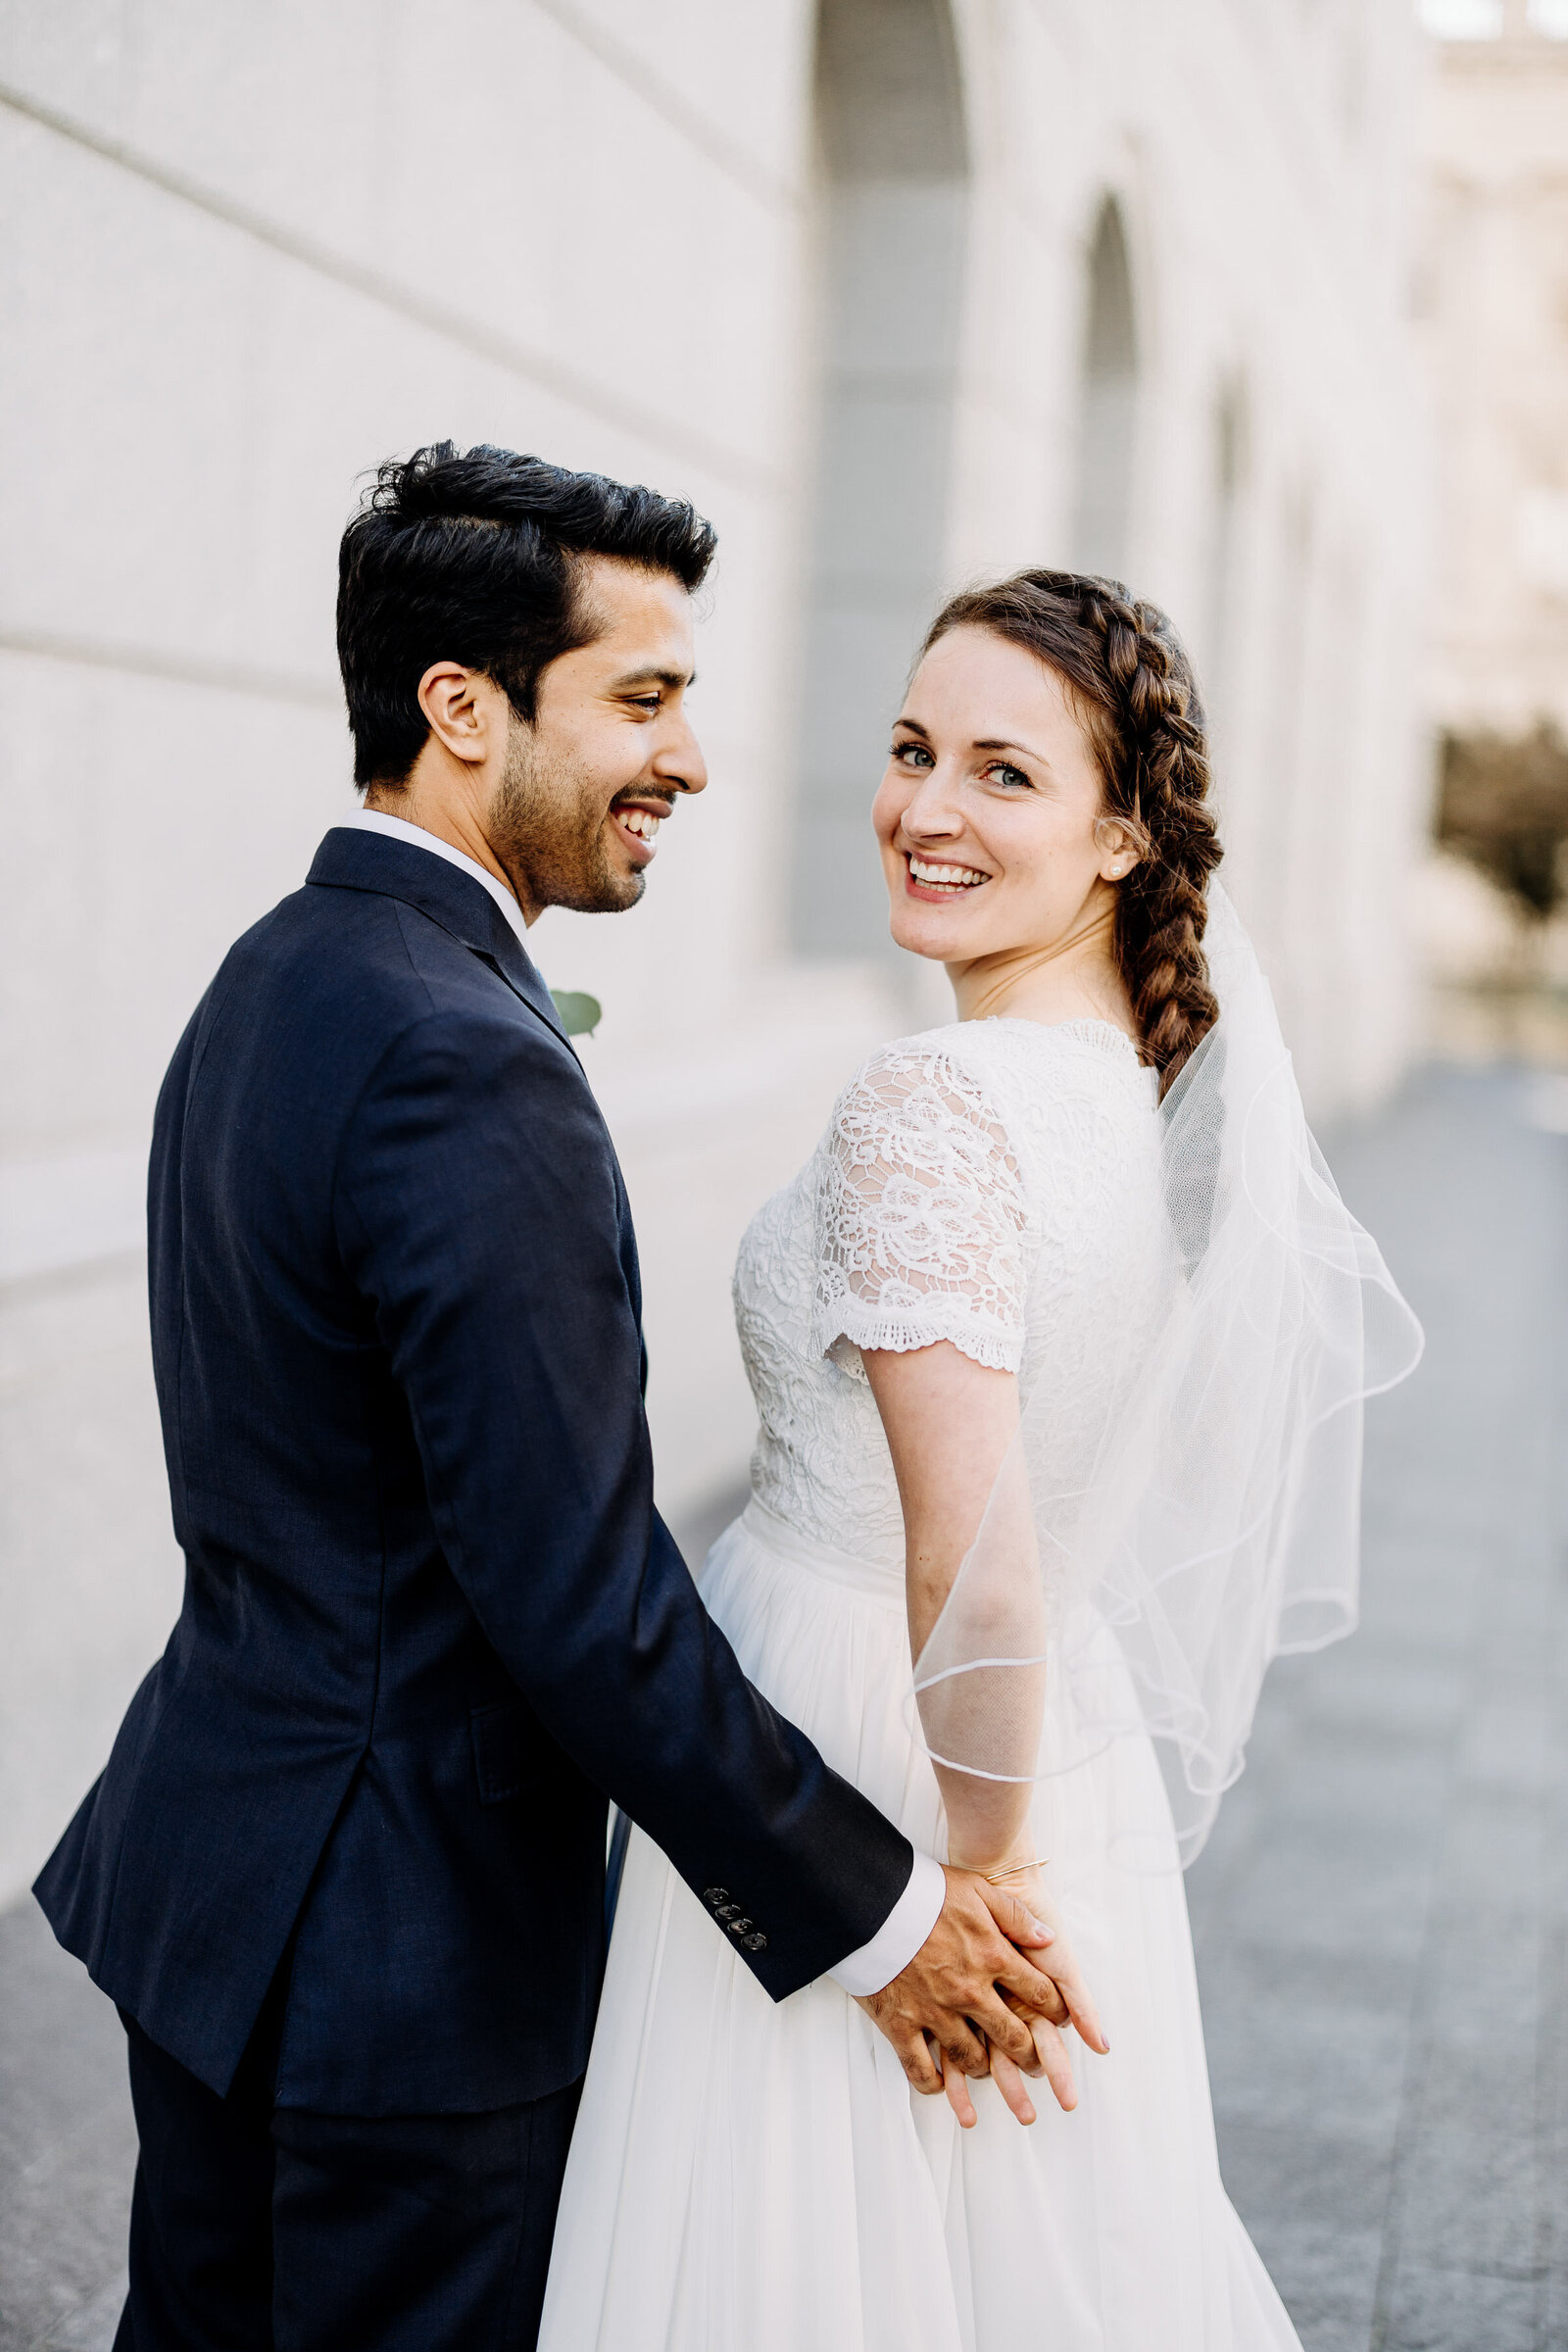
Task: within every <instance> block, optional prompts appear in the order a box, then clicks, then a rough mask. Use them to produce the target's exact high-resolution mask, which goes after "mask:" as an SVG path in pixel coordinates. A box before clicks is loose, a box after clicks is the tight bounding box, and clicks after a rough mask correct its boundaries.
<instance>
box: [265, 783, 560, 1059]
mask: <svg viewBox="0 0 1568 2352" xmlns="http://www.w3.org/2000/svg"><path fill="white" fill-rule="evenodd" d="M306 881H307V882H308V883H313V882H314V883H318V884H321V885H324V886H325V887H326V888H327V889H331V890H367V891H375V892H378V893H380V894H381V895H382V896H384V897H386V898H390V899H401V900H402V901H403V903H404V905H405V906H407V907H417V908H418V910H419V912H420V913H421V914H427V915H428V916H429V917H430V919H431V921H432V922H436V923H439V924H440V926H441V928H442V930H443V931H446V932H449V933H450V934H451V936H452V937H453V938H454V939H456V940H459V941H461V942H462V944H463V946H464V947H466V948H467V949H468V950H469V952H470V953H471V954H472V955H475V956H480V957H482V959H483V960H484V961H485V962H486V963H487V964H489V965H490V967H491V969H492V970H493V971H494V972H496V973H497V974H498V975H499V977H500V978H501V979H503V980H504V981H505V982H506V984H507V986H508V987H509V988H510V989H511V990H512V992H513V994H514V996H516V997H520V998H521V1000H522V1002H523V1003H524V1005H527V1007H528V1009H529V1011H530V1012H532V1013H535V1014H537V1016H538V1018H539V1019H540V1020H541V1021H543V1023H544V1025H545V1027H546V1028H547V1029H548V1030H549V1031H550V1032H551V1034H552V1035H553V1036H555V1037H559V1038H560V1040H561V1042H562V1044H563V1045H564V1047H565V1048H566V1051H567V1053H568V1054H569V1053H571V1052H572V1047H571V1041H570V1039H569V1038H568V1037H567V1035H566V1032H565V1031H564V1028H563V1027H562V1025H561V1015H560V1014H559V1013H558V1012H557V1010H556V1007H555V1004H554V1001H553V999H552V997H551V994H550V991H549V989H548V988H546V986H545V984H544V981H543V980H542V979H541V978H540V976H539V972H538V970H537V968H536V966H535V964H534V962H533V959H532V957H531V956H529V955H528V953H527V951H526V950H525V949H524V947H523V945H522V943H521V941H520V940H519V939H518V937H517V934H516V933H515V931H514V929H513V928H512V925H511V924H510V923H509V922H508V920H507V918H506V916H505V915H504V914H503V913H502V911H501V909H500V907H498V906H497V905H496V903H495V901H494V899H493V898H492V897H491V896H490V893H489V892H488V891H487V890H486V889H485V887H484V884H483V883H482V882H479V881H477V880H476V879H475V878H474V876H473V875H472V874H466V873H465V872H464V871H463V868H462V867H461V866H457V865H453V864H451V863H450V862H449V861H448V860H447V859H446V858H439V857H437V856H436V855H435V854H434V853H433V852H432V851H430V850H426V849H422V848H421V847H420V846H419V844H418V843H417V842H414V841H394V840H393V839H392V838H391V836H390V835H389V834H385V833H362V832H360V831H358V830H356V829H355V828H353V827H350V826H341V825H340V826H334V827H333V829H332V831H331V832H330V833H328V834H327V836H326V838H325V840H324V841H323V842H322V844H321V846H320V848H319V850H318V851H317V853H316V857H315V859H314V861H313V863H312V866H311V870H310V872H309V874H308V875H307V876H306ZM573 1058H574V1059H575V1055H574V1054H573Z"/></svg>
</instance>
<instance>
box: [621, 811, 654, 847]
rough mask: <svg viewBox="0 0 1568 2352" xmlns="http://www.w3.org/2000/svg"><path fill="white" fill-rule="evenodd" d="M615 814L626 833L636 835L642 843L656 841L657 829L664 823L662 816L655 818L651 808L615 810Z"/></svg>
mask: <svg viewBox="0 0 1568 2352" xmlns="http://www.w3.org/2000/svg"><path fill="white" fill-rule="evenodd" d="M615 814H616V816H617V817H618V818H619V819H620V822H621V823H622V824H623V825H624V826H625V828H626V830H627V832H628V833H635V834H637V835H638V837H639V838H640V839H641V840H643V841H654V840H656V839H657V838H658V834H659V828H660V826H661V825H662V823H663V821H664V820H663V818H662V816H656V815H655V814H654V812H653V810H652V809H616V810H615Z"/></svg>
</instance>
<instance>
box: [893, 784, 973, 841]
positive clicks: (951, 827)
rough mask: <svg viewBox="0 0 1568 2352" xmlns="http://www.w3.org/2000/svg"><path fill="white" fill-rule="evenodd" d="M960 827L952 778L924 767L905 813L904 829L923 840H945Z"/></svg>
mask: <svg viewBox="0 0 1568 2352" xmlns="http://www.w3.org/2000/svg"><path fill="white" fill-rule="evenodd" d="M962 827H963V817H962V814H961V812H960V810H959V809H958V806H957V802H956V795H955V793H954V790H953V783H952V779H951V778H950V777H948V776H946V775H944V773H943V771H942V769H941V768H940V767H930V768H927V769H926V771H925V773H924V775H923V776H922V777H921V779H920V781H919V783H918V785H917V786H916V787H915V790H914V791H913V793H912V794H911V795H910V797H909V802H908V805H907V808H906V809H905V811H904V830H905V831H906V833H910V834H916V835H918V836H919V838H920V839H921V840H922V841H935V840H937V839H938V838H940V839H942V840H944V841H948V840H951V839H952V837H953V835H954V834H955V833H957V832H960V831H961V830H962Z"/></svg>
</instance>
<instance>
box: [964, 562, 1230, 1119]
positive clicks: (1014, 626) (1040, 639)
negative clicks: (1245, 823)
mask: <svg viewBox="0 0 1568 2352" xmlns="http://www.w3.org/2000/svg"><path fill="white" fill-rule="evenodd" d="M963 628H974V629H989V630H990V631H991V633H992V634H993V636H996V637H1003V638H1005V639H1006V641H1007V642H1008V644H1010V645H1017V646H1021V647H1022V648H1023V650H1024V651H1025V652H1026V653H1031V654H1034V655H1036V656H1037V657H1038V658H1039V660H1040V661H1042V662H1049V664H1050V665H1051V667H1052V668H1053V669H1054V670H1056V671H1057V672H1058V673H1059V675H1060V676H1061V677H1062V678H1063V679H1064V680H1065V681H1066V684H1067V687H1068V689H1069V691H1070V694H1071V697H1072V700H1073V703H1074V705H1075V706H1076V708H1077V711H1078V713H1079V716H1080V717H1081V719H1082V721H1083V724H1084V730H1085V733H1086V734H1087V735H1088V737H1089V740H1090V743H1091V744H1092V746H1093V748H1094V752H1095V756H1096V759H1097V760H1098V761H1099V764H1100V771H1101V776H1102V779H1103V789H1104V809H1103V814H1104V815H1106V816H1108V817H1113V818H1115V820H1116V821H1117V822H1118V823H1119V824H1120V825H1121V826H1122V827H1123V829H1124V830H1125V832H1126V833H1127V835H1128V837H1129V839H1130V842H1131V845H1132V847H1133V848H1134V850H1135V851H1136V852H1137V853H1138V858H1139V862H1138V863H1137V864H1136V865H1135V866H1134V867H1133V869H1132V872H1131V873H1130V874H1129V875H1128V877H1127V879H1126V880H1125V881H1124V882H1122V883H1120V884H1118V885H1117V891H1116V929H1115V952H1116V961H1117V964H1118V966H1119V967H1120V971H1121V976H1122V979H1123V981H1124V982H1125V984H1126V988H1127V993H1128V995H1129V997H1130V998H1131V999H1132V1005H1133V1012H1134V1016H1135V1017H1136V1019H1137V1022H1138V1037H1139V1045H1140V1049H1141V1051H1142V1054H1143V1057H1144V1059H1145V1061H1146V1062H1150V1063H1152V1065H1153V1067H1154V1068H1155V1069H1157V1070H1158V1072H1159V1083H1160V1093H1161V1095H1163V1094H1164V1093H1165V1092H1166V1091H1167V1089H1168V1088H1169V1086H1170V1084H1171V1082H1172V1080H1173V1079H1174V1078H1175V1076H1176V1073H1177V1072H1178V1070H1180V1068H1181V1067H1182V1064H1183V1063H1184V1062H1185V1061H1186V1060H1187V1059H1188V1057H1189V1055H1190V1054H1192V1053H1193V1052H1194V1051H1195V1049H1196V1048H1197V1047H1198V1046H1199V1045H1200V1044H1201V1041H1202V1039H1203V1038H1204V1037H1205V1036H1206V1035H1207V1034H1208V1032H1209V1030H1210V1029H1212V1027H1213V1026H1214V1023H1215V1021H1216V1020H1217V1019H1218V1017H1219V1005H1218V1004H1217V1003H1216V1001H1215V998H1214V992H1213V990H1212V989H1211V988H1210V986H1209V984H1208V966H1207V964H1206V962H1205V961H1204V958H1203V929H1204V925H1205V924H1206V922H1207V920H1208V903H1207V901H1206V899H1205V898H1204V895H1203V893H1204V889H1205V886H1206V884H1207V881H1208V877H1209V875H1210V874H1211V873H1212V872H1213V870H1214V868H1215V866H1216V865H1217V864H1218V863H1219V860H1220V856H1221V851H1220V846H1219V841H1218V839H1217V837H1216V834H1215V829H1214V817H1213V813H1212V811H1211V810H1210V809H1209V808H1208V806H1207V796H1208V751H1207V746H1206V743H1205V739H1204V732H1203V710H1202V705H1201V701H1200V700H1199V693H1198V681H1197V679H1196V678H1195V677H1194V675H1193V665H1192V663H1191V662H1189V660H1188V658H1187V655H1186V653H1185V652H1184V650H1183V648H1182V646H1181V643H1180V641H1179V640H1178V638H1177V636H1176V633H1175V631H1174V629H1172V627H1171V625H1170V622H1169V621H1168V620H1167V619H1166V617H1165V615H1164V613H1161V612H1160V611H1159V609H1158V607H1157V606H1155V605H1146V604H1140V603H1137V602H1135V601H1134V600H1133V599H1132V598H1130V597H1129V596H1128V594H1127V591H1126V589H1125V588H1123V587H1122V585H1121V583H1120V582H1119V581H1118V580H1101V579H1093V578H1089V577H1087V576H1085V575H1082V574H1080V573H1078V572H1071V571H1020V572H1017V573H1015V574H1014V576H1013V577H1012V578H1011V579H1010V580H1000V581H998V582H997V583H996V585H995V586H994V587H989V588H969V589H965V590H964V591H962V593H961V594H959V595H957V596H955V597H953V598H951V599H950V601H949V602H948V603H947V604H946V605H944V606H943V608H942V611H941V612H940V613H938V614H937V617H936V619H935V620H934V621H933V622H932V624H931V629H930V633H929V635H928V636H927V638H926V641H925V645H924V646H923V647H922V648H921V651H922V653H924V652H928V651H929V650H930V648H931V647H932V646H933V645H935V643H936V641H937V639H938V638H939V637H945V636H946V635H947V634H948V632H949V630H950V629H963Z"/></svg>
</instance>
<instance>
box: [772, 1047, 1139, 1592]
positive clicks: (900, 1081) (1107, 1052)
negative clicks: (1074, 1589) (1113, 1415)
mask: <svg viewBox="0 0 1568 2352" xmlns="http://www.w3.org/2000/svg"><path fill="white" fill-rule="evenodd" d="M1158 1197H1159V1196H1158V1128H1157V1122H1156V1120H1155V1117H1154V1081H1153V1077H1152V1073H1151V1072H1150V1071H1147V1070H1145V1069H1144V1068H1143V1067H1142V1066H1141V1065H1140V1063H1139V1061H1138V1057H1137V1055H1136V1054H1135V1053H1134V1051H1133V1048H1132V1046H1131V1045H1130V1044H1129V1042H1128V1041H1127V1039H1126V1038H1125V1037H1123V1036H1122V1035H1121V1033H1120V1032H1119V1031H1117V1030H1115V1029H1113V1028H1111V1027H1109V1026H1108V1025H1107V1024H1106V1023H1104V1022H1099V1021H1073V1022H1067V1023H1064V1024H1062V1025H1061V1026H1059V1027H1056V1028H1044V1027H1042V1026H1041V1025H1040V1024H1039V1023H1037V1022H1032V1021H1017V1020H991V1021H974V1022H968V1023H963V1024H955V1025H954V1026H952V1027H949V1028H945V1029H938V1030H932V1031H929V1032H928V1033H926V1034H925V1035H924V1036H921V1037H915V1038H906V1039H903V1040H901V1041H900V1042H899V1043H898V1044H897V1045H893V1046H887V1047H884V1048H882V1050H881V1051H880V1052H879V1053H878V1054H873V1055H872V1057H871V1059H870V1060H869V1061H868V1062H867V1063H866V1064H865V1066H864V1068H863V1069H862V1070H861V1071H860V1072H859V1074H858V1077H857V1078H856V1079H855V1080H854V1082H853V1083H852V1084H851V1085H850V1086H849V1087H848V1088H846V1090H845V1092H844V1094H843V1095H842V1096H841V1097H840V1098H839V1102H838V1103H837V1105H836V1106H835V1109H834V1114H833V1118H832V1121H831V1122H830V1124H829V1127H828V1130H827V1133H826V1134H825V1135H824V1136H823V1138H822V1141H821V1143H820V1144H819V1145H818V1147H817V1149H816V1151H815V1152H813V1154H812V1156H811V1158H810V1159H809V1161H808V1162H807V1164H806V1166H805V1167H804V1168H803V1169H802V1170H801V1172H800V1174H799V1175H798V1176H797V1177H796V1178H795V1180H794V1182H793V1183H792V1184H789V1185H787V1186H785V1188H784V1190H783V1191H782V1192H779V1193H776V1194H775V1195H774V1196H773V1198H772V1199H771V1200H770V1201H767V1202H766V1203H765V1204H764V1205H763V1207H762V1208H761V1209H760V1211H759V1213H758V1215H757V1216H756V1217H755V1218H754V1220H753V1222H752V1224H751V1226H750V1228H749V1230H748V1232H747V1234H746V1237H745V1239H744V1241H743V1242H742V1244H741V1250H740V1256H739V1260H738V1263H737V1266H736V1272H735V1313H736V1322H737V1326H738V1328H739V1332H740V1340H741V1350H742V1353H743V1355H744V1357H745V1361H746V1370H747V1376H748V1378H749V1379H750V1381H751V1385H752V1392H753V1395H754V1396H755V1397H756V1399H757V1408H758V1415H759V1419H760V1434H759V1438H758V1444H757V1449H756V1452H755V1453H754V1455H753V1458H752V1486H753V1492H754V1493H755V1494H756V1495H757V1497H758V1499H759V1500H760V1502H761V1503H762V1504H763V1505H764V1506H765V1507H766V1508H767V1509H768V1510H770V1511H772V1512H773V1513H774V1514H775V1515H776V1516H777V1517H779V1518H781V1519H783V1520H785V1521H786V1522H787V1523H788V1524H789V1525H791V1526H792V1527H794V1528H795V1529H797V1530H798V1531H799V1532H800V1533H801V1534H803V1535H805V1536H808V1537H809V1538H810V1539H811V1540H812V1541H814V1542H816V1543H819V1544H826V1545H828V1546H830V1547H831V1548H834V1549H836V1550H840V1551H847V1552H852V1553H854V1554H855V1555H856V1556H857V1557H858V1558H860V1559H864V1560H874V1561H877V1562H881V1563H884V1564H885V1565H887V1566H888V1568H889V1569H890V1570H892V1571H900V1572H901V1571H902V1566H903V1558H904V1522H903V1515H902V1513H901V1511H900V1507H899V1496H898V1488H897V1484H896V1482H895V1479H894V1475H893V1464H892V1461H891V1458H890V1456H889V1454H888V1449H887V1442H886V1439H885V1438H884V1436H883V1434H882V1424H881V1420H880V1418H879V1416H878V1414H877V1409H876V1404H875V1400H874V1399H873V1397H872V1396H871V1393H870V1390H869V1388H868V1387H867V1386H866V1382H865V1374H864V1370H863V1368H862V1365H861V1362H860V1352H859V1351H860V1348H862V1347H876V1348H897V1349H901V1350H903V1349H908V1348H925V1347H929V1346H930V1345H931V1344H932V1343H933V1342H934V1341H937V1340H950V1341H952V1342H953V1344H954V1345H955V1346H956V1347H958V1348H962V1349H963V1351H964V1353H965V1354H967V1355H970V1356H972V1357H974V1358H975V1360H976V1361H977V1362H980V1363H984V1364H989V1365H993V1366H996V1367H999V1368H1001V1369H1005V1370H1009V1371H1016V1372H1017V1373H1018V1374H1019V1379H1020V1385H1021V1387H1022V1389H1023V1392H1024V1394H1025V1396H1026V1397H1028V1396H1032V1395H1033V1394H1034V1393H1035V1391H1036V1389H1037V1388H1038V1387H1039V1386H1040V1384H1042V1383H1044V1384H1045V1386H1046V1388H1047V1390H1048V1392H1049V1393H1050V1394H1051V1397H1052V1399H1053V1402H1052V1407H1051V1409H1052V1412H1053V1416H1054V1420H1055V1421H1056V1423H1057V1425H1058V1427H1059V1432H1060V1450H1061V1454H1062V1459H1063V1461H1064V1462H1066V1461H1067V1460H1068V1459H1069V1458H1070V1456H1071V1454H1072V1452H1073V1449H1074V1436H1075V1432H1077V1431H1078V1430H1079V1429H1082V1430H1083V1431H1084V1432H1086V1433H1087V1432H1088V1431H1089V1430H1090V1429H1092V1428H1095V1427H1098V1426H1099V1424H1100V1421H1101V1419H1102V1418H1103V1401H1104V1383H1105V1381H1106V1380H1107V1379H1109V1378H1112V1377H1117V1378H1119V1377H1121V1376H1122V1371H1121V1368H1122V1367H1124V1366H1125V1363H1126V1360H1127V1354H1128V1350H1129V1348H1134V1347H1136V1345H1137V1341H1138V1334H1139V1332H1140V1331H1141V1330H1142V1329H1143V1328H1144V1319H1145V1317H1146V1316H1147V1313H1148V1308H1149V1297H1148V1291H1147V1287H1146V1285H1145V1283H1144V1281H1143V1279H1142V1277H1141V1266H1142V1263H1143V1254H1144V1244H1145V1242H1146V1241H1147V1237H1148V1236H1149V1235H1150V1234H1151V1233H1152V1230H1153V1227H1154V1220H1155V1218H1157V1215H1158V1213H1159V1210H1158Z"/></svg>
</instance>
